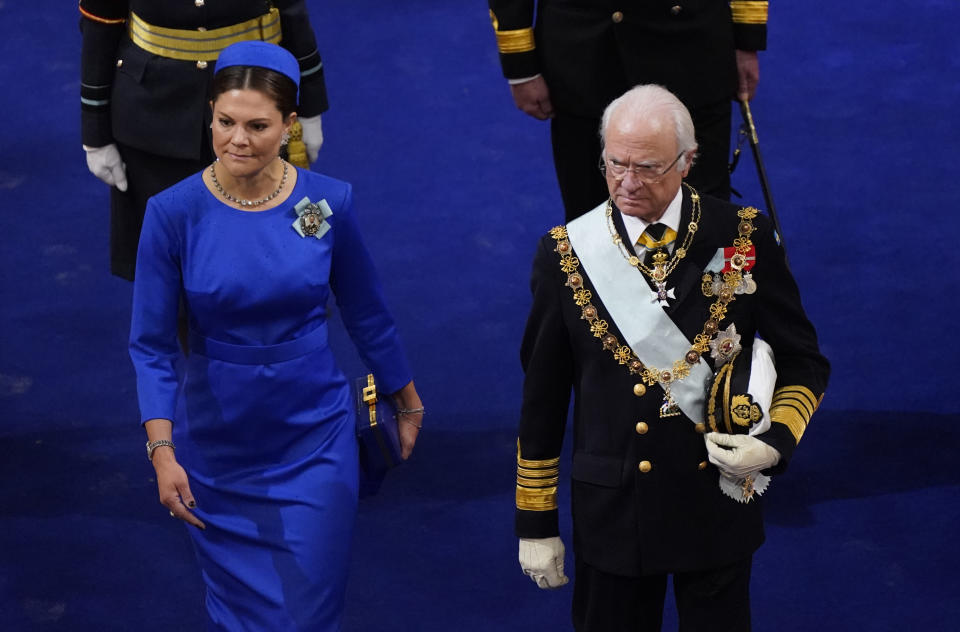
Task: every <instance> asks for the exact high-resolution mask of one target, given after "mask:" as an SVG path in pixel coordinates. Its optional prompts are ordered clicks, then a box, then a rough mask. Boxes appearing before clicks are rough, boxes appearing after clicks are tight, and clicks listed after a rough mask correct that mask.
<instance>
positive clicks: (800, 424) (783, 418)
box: [770, 406, 807, 443]
mask: <svg viewBox="0 0 960 632" xmlns="http://www.w3.org/2000/svg"><path fill="white" fill-rule="evenodd" d="M770 421H772V422H774V423H778V424H783V425H784V426H786V427H787V429H789V430H790V434H792V435H793V440H794V441H795V442H797V443H800V437H802V436H803V431H804V430H806V429H807V422H806V421H805V420H804V418H803V414H802V413H801V412H800V411H799V410H797V409H796V408H794V407H792V406H779V407H777V408H771V409H770Z"/></svg>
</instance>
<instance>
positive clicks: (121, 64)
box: [117, 59, 123, 68]
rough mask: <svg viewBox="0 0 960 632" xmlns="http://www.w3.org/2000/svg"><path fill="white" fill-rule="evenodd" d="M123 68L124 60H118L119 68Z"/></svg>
mask: <svg viewBox="0 0 960 632" xmlns="http://www.w3.org/2000/svg"><path fill="white" fill-rule="evenodd" d="M122 66H123V60H122V59H118V60H117V68H120V67H122Z"/></svg>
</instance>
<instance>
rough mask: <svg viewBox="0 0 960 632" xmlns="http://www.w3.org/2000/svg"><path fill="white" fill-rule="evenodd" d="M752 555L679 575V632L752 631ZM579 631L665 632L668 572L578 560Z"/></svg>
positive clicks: (676, 576)
mask: <svg viewBox="0 0 960 632" xmlns="http://www.w3.org/2000/svg"><path fill="white" fill-rule="evenodd" d="M752 563H753V558H752V557H748V558H747V559H746V560H743V561H741V562H738V563H736V564H731V565H730V566H725V567H723V568H718V569H713V570H708V571H699V572H695V573H674V574H673V592H674V598H675V600H676V603H677V613H678V617H679V621H680V632H749V631H750V567H751V565H752ZM576 573H577V574H576V579H575V583H574V588H573V629H574V630H576V632H660V627H661V625H662V623H663V602H664V598H665V597H666V594H667V576H666V575H665V574H662V575H649V576H644V577H621V576H619V575H610V574H609V573H604V572H603V571H600V570H597V569H595V568H593V567H591V566H589V565H587V564H585V563H584V562H583V561H582V560H580V559H579V558H577V560H576Z"/></svg>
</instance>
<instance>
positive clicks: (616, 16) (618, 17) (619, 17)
mask: <svg viewBox="0 0 960 632" xmlns="http://www.w3.org/2000/svg"><path fill="white" fill-rule="evenodd" d="M610 17H611V18H613V21H614V22H615V23H617V24H620V23H621V22H623V12H622V11H614V12H613V15H612V16H610Z"/></svg>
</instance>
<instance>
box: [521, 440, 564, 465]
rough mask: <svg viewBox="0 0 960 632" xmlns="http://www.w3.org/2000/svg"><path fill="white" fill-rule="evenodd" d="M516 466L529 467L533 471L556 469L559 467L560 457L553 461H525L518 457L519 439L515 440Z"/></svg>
mask: <svg viewBox="0 0 960 632" xmlns="http://www.w3.org/2000/svg"><path fill="white" fill-rule="evenodd" d="M517 465H518V466H519V467H530V468H535V469H542V468H545V467H557V466H558V465H560V457H556V458H554V459H543V460H536V459H525V458H523V457H522V456H520V439H517Z"/></svg>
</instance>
